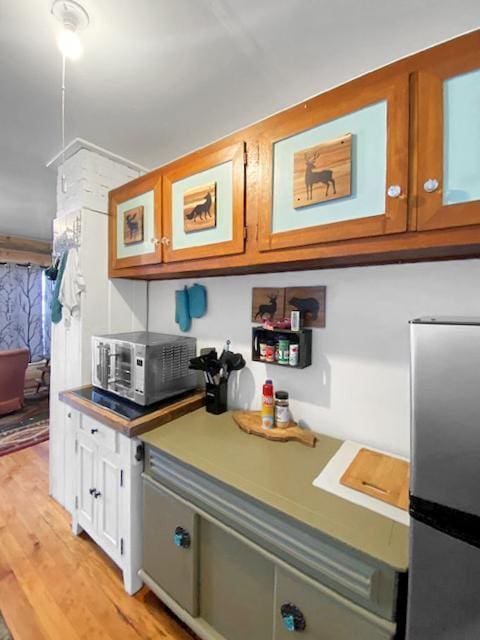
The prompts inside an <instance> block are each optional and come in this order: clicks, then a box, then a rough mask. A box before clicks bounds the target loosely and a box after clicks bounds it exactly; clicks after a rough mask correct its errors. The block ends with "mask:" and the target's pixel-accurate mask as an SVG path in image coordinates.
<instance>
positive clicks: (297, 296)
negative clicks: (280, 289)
mask: <svg viewBox="0 0 480 640" xmlns="http://www.w3.org/2000/svg"><path fill="white" fill-rule="evenodd" d="M326 293H327V288H326V287H324V286H321V287H288V288H287V289H286V290H285V315H286V316H287V317H288V316H289V315H290V312H291V311H300V312H301V314H302V320H303V326H304V327H324V326H325V308H326Z"/></svg>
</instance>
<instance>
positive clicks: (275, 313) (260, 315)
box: [252, 287, 285, 322]
mask: <svg viewBox="0 0 480 640" xmlns="http://www.w3.org/2000/svg"><path fill="white" fill-rule="evenodd" d="M284 317H285V289H276V288H274V287H273V288H272V287H270V288H268V287H254V288H253V289H252V322H263V320H283V318H284Z"/></svg>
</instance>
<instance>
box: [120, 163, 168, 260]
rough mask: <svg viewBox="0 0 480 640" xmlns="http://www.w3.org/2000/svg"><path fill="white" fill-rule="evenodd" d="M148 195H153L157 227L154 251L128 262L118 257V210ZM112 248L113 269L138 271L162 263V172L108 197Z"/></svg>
mask: <svg viewBox="0 0 480 640" xmlns="http://www.w3.org/2000/svg"><path fill="white" fill-rule="evenodd" d="M148 191H153V226H154V236H153V238H152V240H153V243H154V250H153V251H152V252H151V253H145V254H141V255H138V256H129V257H127V258H118V257H117V248H118V247H117V207H118V205H120V204H122V202H125V201H126V200H130V199H131V198H135V197H137V196H141V195H142V194H144V193H147V192H148ZM108 201H109V202H108V239H109V242H108V247H109V263H110V268H111V269H122V268H127V267H137V266H141V265H144V264H157V263H159V262H162V243H161V240H160V238H161V234H162V174H161V172H160V171H158V170H157V171H152V172H151V173H148V174H146V175H144V176H140V177H139V178H136V179H135V180H132V182H128V183H127V184H125V185H123V186H121V187H118V188H117V189H114V190H113V191H110V193H109V197H108Z"/></svg>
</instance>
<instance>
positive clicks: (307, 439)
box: [232, 411, 317, 447]
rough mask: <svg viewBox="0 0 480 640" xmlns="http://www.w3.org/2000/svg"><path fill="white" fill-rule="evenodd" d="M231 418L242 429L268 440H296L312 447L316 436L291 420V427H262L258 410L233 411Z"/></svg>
mask: <svg viewBox="0 0 480 640" xmlns="http://www.w3.org/2000/svg"><path fill="white" fill-rule="evenodd" d="M232 416H233V419H234V420H235V422H236V423H237V424H238V426H239V427H240V429H242V431H246V432H247V433H252V434H254V435H256V436H260V437H262V438H267V439H268V440H276V441H277V442H287V441H288V440H297V442H302V443H303V444H306V445H307V446H308V447H314V446H315V441H316V439H317V438H316V437H315V434H314V433H313V431H309V430H308V429H301V428H300V427H299V426H298V424H297V423H296V422H292V426H291V427H287V428H285V429H279V428H278V427H274V428H273V429H264V428H263V427H262V414H261V412H260V411H233V412H232Z"/></svg>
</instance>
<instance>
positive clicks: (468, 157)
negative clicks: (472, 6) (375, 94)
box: [417, 37, 480, 230]
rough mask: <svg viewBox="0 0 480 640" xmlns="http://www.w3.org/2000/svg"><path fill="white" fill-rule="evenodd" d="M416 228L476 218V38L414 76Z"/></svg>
mask: <svg viewBox="0 0 480 640" xmlns="http://www.w3.org/2000/svg"><path fill="white" fill-rule="evenodd" d="M417 194H418V198H417V203H418V210H417V228H418V229H422V230H423V229H441V228H447V227H460V226H466V225H473V224H479V223H480V37H479V38H478V46H477V47H476V48H475V47H473V48H472V49H471V50H470V51H469V52H468V53H467V54H466V55H463V56H458V55H457V56H455V55H452V56H450V57H449V58H448V60H446V61H444V62H442V61H437V62H436V63H435V64H432V67H431V68H428V69H425V70H422V71H420V72H419V75H418V181H417Z"/></svg>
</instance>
